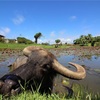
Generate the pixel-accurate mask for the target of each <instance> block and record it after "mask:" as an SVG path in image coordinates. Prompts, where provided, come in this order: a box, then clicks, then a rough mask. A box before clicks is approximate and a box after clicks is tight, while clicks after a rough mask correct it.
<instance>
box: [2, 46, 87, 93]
mask: <svg viewBox="0 0 100 100" xmlns="http://www.w3.org/2000/svg"><path fill="white" fill-rule="evenodd" d="M23 54H24V56H23V57H19V58H17V60H16V61H15V62H14V64H13V67H14V69H15V70H13V71H12V72H10V73H8V74H7V75H9V74H10V75H16V77H20V79H21V80H23V81H24V82H28V85H27V87H28V88H30V87H32V88H33V89H34V90H36V89H37V88H38V87H39V92H40V93H44V92H45V93H51V90H52V87H53V79H54V77H55V76H56V74H57V73H59V74H61V75H63V76H65V77H68V78H71V79H76V80H80V79H83V78H85V76H86V71H85V69H84V68H83V67H82V66H81V65H78V64H75V63H72V62H70V63H69V64H71V65H73V66H74V67H75V68H76V71H71V70H69V69H68V68H66V67H65V66H63V65H61V64H60V63H59V62H58V61H57V59H56V58H55V56H54V55H53V54H52V53H50V52H48V51H47V50H45V49H43V48H40V47H34V46H28V47H26V48H25V49H24V50H23ZM6 80H7V79H6V78H5V80H2V78H1V82H0V87H1V88H0V91H2V94H6V93H10V94H11V91H12V90H13V91H14V92H16V90H18V88H19V87H20V86H19V85H18V87H16V88H15V89H13V87H14V86H16V81H14V79H12V80H11V79H10V80H9V81H11V82H12V83H13V84H11V86H9V85H8V86H9V89H8V90H7V89H6V88H5V87H6V85H7V84H9V83H10V82H9V81H7V82H5V81H6ZM14 82H15V83H14ZM12 85H14V86H13V87H12ZM4 92H5V93H4Z"/></svg>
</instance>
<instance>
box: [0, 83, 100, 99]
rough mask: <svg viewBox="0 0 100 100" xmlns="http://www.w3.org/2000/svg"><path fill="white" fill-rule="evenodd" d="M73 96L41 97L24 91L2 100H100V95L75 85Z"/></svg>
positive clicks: (36, 93) (55, 95)
mask: <svg viewBox="0 0 100 100" xmlns="http://www.w3.org/2000/svg"><path fill="white" fill-rule="evenodd" d="M72 89H73V95H72V96H71V97H70V96H69V97H68V96H67V95H66V93H65V94H63V95H59V94H55V93H52V94H51V95H48V96H47V95H46V94H43V95H41V94H40V93H39V92H38V91H33V92H31V91H25V90H24V89H23V90H24V91H23V92H22V93H21V94H18V95H15V96H11V97H10V98H4V97H3V96H2V95H0V100H100V94H99V93H97V94H94V93H89V92H88V90H87V88H84V87H83V86H81V85H79V84H76V83H75V84H74V85H73V87H72Z"/></svg>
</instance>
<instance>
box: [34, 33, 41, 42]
mask: <svg viewBox="0 0 100 100" xmlns="http://www.w3.org/2000/svg"><path fill="white" fill-rule="evenodd" d="M41 36H42V33H40V32H39V33H36V34H35V35H34V38H35V43H36V44H37V43H38V39H39V38H40V37H41Z"/></svg>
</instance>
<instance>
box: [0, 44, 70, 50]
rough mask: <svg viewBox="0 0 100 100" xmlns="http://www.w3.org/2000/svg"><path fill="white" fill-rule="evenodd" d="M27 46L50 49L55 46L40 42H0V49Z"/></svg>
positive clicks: (64, 46)
mask: <svg viewBox="0 0 100 100" xmlns="http://www.w3.org/2000/svg"><path fill="white" fill-rule="evenodd" d="M27 46H40V47H43V48H46V49H52V48H55V46H54V45H41V44H18V43H0V49H4V48H10V49H23V48H25V47H27ZM67 47H69V46H67V45H62V46H59V47H58V49H59V48H67Z"/></svg>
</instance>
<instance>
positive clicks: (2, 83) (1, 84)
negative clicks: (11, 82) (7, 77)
mask: <svg viewBox="0 0 100 100" xmlns="http://www.w3.org/2000/svg"><path fill="white" fill-rule="evenodd" d="M3 85H4V82H3V81H1V80H0V88H1V87H2V86H3Z"/></svg>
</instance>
